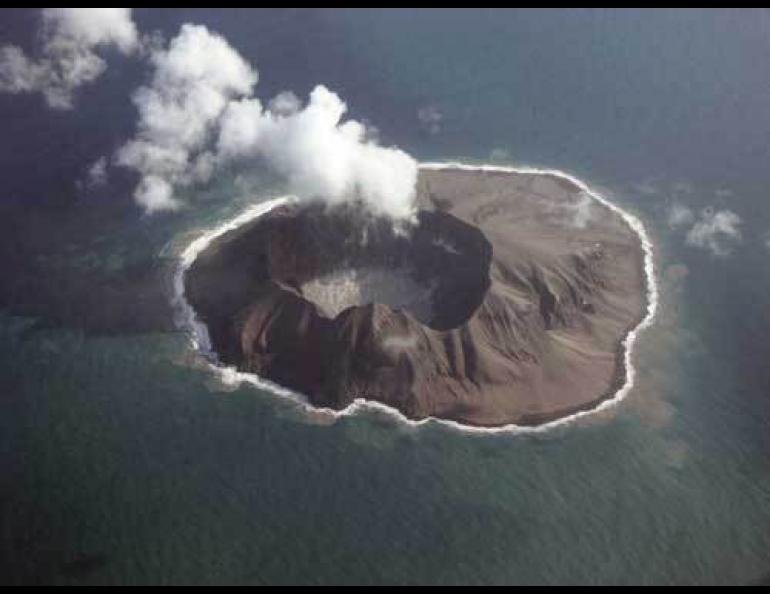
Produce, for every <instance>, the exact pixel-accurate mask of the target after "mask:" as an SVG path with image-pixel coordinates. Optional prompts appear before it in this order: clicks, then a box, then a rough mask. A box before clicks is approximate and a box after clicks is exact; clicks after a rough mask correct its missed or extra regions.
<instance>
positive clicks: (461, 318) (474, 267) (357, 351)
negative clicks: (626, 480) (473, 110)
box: [184, 169, 647, 426]
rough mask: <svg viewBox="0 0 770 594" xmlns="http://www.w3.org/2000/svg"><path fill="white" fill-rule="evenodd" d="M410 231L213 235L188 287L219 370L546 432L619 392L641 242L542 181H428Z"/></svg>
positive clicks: (289, 210) (640, 303)
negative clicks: (547, 427)
mask: <svg viewBox="0 0 770 594" xmlns="http://www.w3.org/2000/svg"><path fill="white" fill-rule="evenodd" d="M417 194H418V199H417V205H418V211H417V214H416V221H415V222H414V223H413V224H408V225H407V224H404V225H399V224H394V222H393V221H392V220H390V219H387V218H384V217H376V216H374V215H372V214H371V213H370V212H368V211H367V210H365V209H364V208H362V207H361V206H358V205H351V204H346V205H337V206H328V205H324V204H322V203H290V204H284V205H281V206H279V207H277V208H275V209H273V210H271V211H270V212H268V213H267V214H265V215H263V216H261V217H259V218H257V219H255V220H253V221H250V222H248V223H245V224H243V225H242V226H240V227H238V228H236V229H234V230H231V231H229V232H227V233H224V234H223V235H221V236H219V237H217V238H216V239H214V240H213V241H212V242H211V243H210V244H209V245H208V246H207V247H206V249H205V250H203V251H202V252H201V253H200V254H199V255H198V257H197V258H196V259H195V261H194V262H193V263H192V265H191V266H190V268H189V269H188V270H187V273H186V275H185V277H184V283H185V285H184V288H185V293H186V298H187V301H188V302H189V304H190V306H191V307H192V308H193V309H194V311H195V313H196V315H197V317H198V318H199V320H200V321H202V322H203V323H204V324H205V325H206V327H207V329H208V334H209V337H210V341H211V345H212V348H213V349H214V351H215V352H216V354H217V356H218V358H219V360H220V361H221V362H222V363H224V364H227V365H233V366H235V367H236V368H238V369H239V370H241V371H246V372H251V373H255V374H257V375H259V376H261V377H264V378H267V379H270V380H271V381H273V382H275V383H277V384H280V385H282V386H286V387H288V388H291V389H292V390H294V391H297V392H300V393H302V394H304V395H305V396H306V397H307V398H308V400H309V401H310V403H312V404H313V405H315V406H318V407H328V408H332V409H343V408H345V407H347V406H348V405H350V404H351V403H352V402H353V401H354V400H355V399H357V398H365V399H368V400H375V401H378V402H380V403H382V404H385V405H388V406H390V407H393V408H395V409H397V410H398V411H400V412H401V413H402V414H404V415H405V416H407V417H409V418H412V419H424V418H426V417H437V418H442V419H449V420H453V421H457V422H460V423H464V424H469V425H478V426H500V425H507V424H517V425H536V424H540V423H544V422H547V421H551V420H554V419H557V418H560V417H562V416H565V415H569V414H572V413H574V412H576V411H579V410H584V409H587V408H591V407H593V406H596V405H597V404H598V403H600V402H601V401H603V400H604V399H606V398H608V397H610V396H612V395H613V394H614V392H616V391H617V390H618V389H619V388H620V387H621V386H622V385H623V383H624V381H625V378H626V374H627V371H628V370H627V369H625V357H624V355H625V348H626V345H625V338H626V336H627V335H628V333H629V332H630V331H631V330H632V329H633V328H635V327H636V326H637V325H639V323H640V322H641V321H642V319H643V318H644V316H645V312H646V305H647V304H646V289H647V287H646V276H645V270H644V251H643V249H642V244H641V238H640V237H639V235H638V234H637V233H636V232H635V231H634V230H633V229H632V228H631V227H630V226H629V224H628V223H627V221H626V220H624V218H623V217H622V216H621V214H620V213H618V212H617V211H616V210H614V209H611V208H609V207H608V206H607V205H604V204H602V203H600V202H598V201H596V200H594V199H593V198H592V197H590V196H589V195H588V194H586V193H585V191H584V190H583V189H582V188H580V187H579V186H578V185H576V184H574V183H572V182H570V181H569V180H567V179H565V178H563V177H559V176H556V175H550V174H543V173H513V172H495V171H463V170H454V169H448V170H426V169H423V170H421V172H420V177H419V182H418V192H417Z"/></svg>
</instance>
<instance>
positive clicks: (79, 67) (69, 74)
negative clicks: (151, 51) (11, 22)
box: [0, 8, 139, 109]
mask: <svg viewBox="0 0 770 594" xmlns="http://www.w3.org/2000/svg"><path fill="white" fill-rule="evenodd" d="M138 45H139V42H138V35H137V31H136V27H135V25H134V23H133V21H132V20H131V9H130V8H45V9H43V11H42V30H41V47H40V52H39V53H40V55H39V57H37V58H34V57H30V56H28V55H27V54H25V53H24V51H23V50H22V49H21V48H19V47H17V46H14V45H6V46H3V47H1V48H0V92H6V93H34V92H39V93H42V94H43V97H44V98H45V100H46V102H47V103H48V105H49V106H50V107H52V108H55V109H71V108H72V102H73V94H74V92H75V91H76V90H77V88H78V87H80V86H81V85H84V84H86V83H89V82H91V81H93V80H95V79H96V78H98V77H99V76H100V75H101V74H102V72H104V70H105V68H106V64H105V62H104V60H103V59H102V58H101V57H100V56H99V55H98V54H97V53H96V50H97V49H98V48H103V47H114V48H116V49H117V50H118V51H120V52H122V53H124V54H129V53H131V52H134V51H135V50H136V49H137V48H138Z"/></svg>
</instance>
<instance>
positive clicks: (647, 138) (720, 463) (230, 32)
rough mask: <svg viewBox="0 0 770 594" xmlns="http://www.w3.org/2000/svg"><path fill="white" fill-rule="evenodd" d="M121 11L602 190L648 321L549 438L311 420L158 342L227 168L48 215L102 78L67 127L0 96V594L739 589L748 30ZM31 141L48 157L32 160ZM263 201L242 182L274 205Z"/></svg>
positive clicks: (443, 17) (631, 16)
mask: <svg viewBox="0 0 770 594" xmlns="http://www.w3.org/2000/svg"><path fill="white" fill-rule="evenodd" d="M10 18H11V17H6V19H7V20H8V23H6V22H4V23H3V26H4V27H5V29H4V34H5V35H10V34H11V33H9V32H8V31H9V30H10V28H11V24H9V23H10ZM13 18H14V19H17V20H18V22H19V23H20V25H19V27H20V29H21V30H23V26H24V24H25V23H26V22H27V21H26V20H25V18H26V17H25V16H24V14H23V13H20V14H19V15H15V14H14V15H13ZM138 18H139V19H140V20H141V21H142V22H143V23H144V25H145V26H147V27H149V26H151V25H152V26H159V27H164V28H166V29H167V30H168V31H169V32H172V31H174V30H175V28H176V26H177V25H178V23H179V22H182V21H184V20H196V21H197V22H204V23H207V24H209V25H210V26H211V27H212V28H215V29H217V30H219V31H220V32H222V33H224V34H225V35H226V36H227V37H228V38H229V39H230V40H231V42H232V43H233V44H234V45H235V46H236V47H238V49H239V50H240V51H242V52H243V53H244V55H246V56H248V57H249V58H251V59H253V60H254V61H255V62H256V63H257V64H258V65H259V67H260V70H261V75H262V81H261V83H260V84H261V85H263V88H264V94H265V95H268V96H269V95H270V94H272V92H273V91H277V90H279V89H283V88H294V89H295V90H297V91H298V92H304V91H306V90H307V89H308V88H310V86H311V85H312V84H314V83H315V82H325V83H327V84H328V85H329V86H331V87H332V88H336V89H338V90H340V92H341V93H342V94H343V95H344V96H345V97H346V98H347V99H348V100H349V101H350V104H351V106H352V108H353V112H354V113H355V115H357V116H359V117H366V118H368V119H369V120H371V121H372V122H373V123H374V124H376V125H377V126H378V127H379V128H380V131H381V134H382V136H383V138H384V139H385V141H387V142H396V143H398V144H399V145H401V146H403V147H404V148H406V149H407V150H409V151H411V152H412V153H414V154H415V155H416V156H418V157H420V158H421V159H429V158H431V159H433V158H453V157H463V158H468V159H474V160H482V161H484V160H489V159H494V160H497V161H499V162H509V161H510V162H515V163H525V164H533V165H542V166H550V167H557V168H561V169H565V170H567V171H570V172H574V173H575V174H576V175H578V176H579V177H581V178H582V179H585V180H586V181H588V182H590V183H592V184H594V185H595V186H598V187H601V188H602V189H604V190H605V193H606V194H607V195H608V196H610V197H612V198H613V199H615V200H616V201H617V202H618V203H619V204H622V205H623V206H624V207H626V208H628V209H629V210H631V211H632V212H635V213H637V214H638V215H639V216H640V217H641V218H642V219H643V220H644V222H645V224H646V225H647V227H648V229H649V231H650V233H651V236H652V238H653V240H654V242H655V245H656V253H657V266H658V270H659V277H660V288H661V298H662V301H661V310H660V316H659V319H658V321H657V323H656V325H655V327H654V328H652V329H651V330H649V331H648V332H647V333H645V334H644V335H643V336H642V338H641V339H640V342H639V345H638V347H639V348H638V357H637V363H638V371H639V378H638V380H639V381H638V386H637V388H636V389H635V390H634V391H633V393H632V394H631V395H630V396H629V398H628V399H627V400H626V401H625V402H624V403H623V404H622V405H620V406H619V407H617V408H616V409H614V410H613V411H611V412H610V413H606V414H602V415H600V416H598V417H596V418H593V419H591V420H590V421H587V422H582V423H580V424H578V425H576V426H572V427H567V428H562V429H558V430H555V431H553V432H550V433H547V434H543V435H536V436H531V435H530V436H514V435H467V434H463V433H459V432H456V431H453V430H451V429H447V428H445V427H440V426H426V427H422V428H418V429H415V428H410V427H407V426H404V425H401V424H399V423H397V422H395V421H393V420H392V419H390V418H388V417H383V416H381V415H377V414H365V415H361V416H354V417H349V418H344V419H340V420H338V421H337V422H335V423H333V424H329V423H328V422H325V421H324V420H323V419H317V418H313V417H312V416H308V415H306V414H302V413H301V412H299V411H298V410H296V409H295V408H294V407H293V406H292V405H291V404H290V403H287V402H285V401H281V400H280V399H277V398H275V397H274V396H272V395H270V394H268V393H263V392H260V391H258V390H256V389H254V388H252V387H248V386H241V387H233V386H227V385H223V384H222V383H221V382H220V381H219V380H218V379H217V378H216V377H215V376H214V375H213V374H211V373H210V372H209V371H208V370H207V369H205V367H204V366H202V365H201V364H200V361H199V360H197V359H196V357H195V356H194V354H193V353H192V352H191V350H190V347H189V343H188V340H187V337H185V336H184V335H183V334H181V333H179V332H178V331H176V330H175V329H174V325H173V323H172V320H171V316H172V312H171V310H170V308H168V306H167V294H168V288H169V287H168V273H169V270H170V266H171V264H172V261H173V255H174V254H175V253H176V252H177V251H178V249H179V247H180V246H182V245H184V243H185V242H186V241H187V240H189V238H190V237H191V233H193V232H194V231H195V230H196V229H199V228H201V227H205V226H208V225H210V224H212V223H213V222H215V221H217V220H221V219H222V218H224V217H227V216H231V215H232V214H233V213H235V212H238V210H239V209H240V208H242V207H243V206H244V205H245V204H247V203H248V202H249V201H250V200H251V199H252V198H250V196H251V195H252V194H248V193H243V192H242V188H243V187H244V180H242V179H240V180H238V179H234V178H232V177H230V176H223V177H222V178H220V179H219V180H218V181H217V182H216V183H215V184H214V185H213V186H212V187H211V188H208V189H207V190H205V191H203V192H201V193H199V194H198V195H196V196H193V197H192V200H194V201H195V203H196V208H194V209H189V210H188V211H186V212H183V213H180V214H179V215H176V216H162V217H156V218H151V219H149V218H142V217H141V216H140V215H139V213H138V212H136V211H135V210H133V209H132V207H131V206H130V205H129V202H128V199H127V197H126V196H125V195H124V194H125V192H123V193H121V191H120V189H119V188H118V189H117V190H116V189H114V188H113V190H112V191H113V194H112V195H107V196H92V197H89V198H85V199H83V198H81V199H75V196H76V195H77V194H76V192H75V191H74V190H73V189H72V188H71V182H70V181H68V180H70V179H74V178H75V177H76V173H77V171H78V167H79V165H78V163H79V162H78V161H77V159H79V158H80V159H81V160H82V162H83V163H88V162H90V160H91V158H92V157H93V155H95V154H98V153H99V152H100V151H104V150H107V147H109V146H110V143H111V142H114V138H119V137H120V134H122V133H124V131H125V130H126V129H128V130H130V121H131V120H130V113H131V112H130V105H128V104H127V102H126V105H123V104H122V103H121V101H123V99H122V97H123V96H122V95H121V93H120V92H119V89H120V85H121V84H122V83H123V81H122V80H120V77H118V75H110V76H114V78H110V79H108V80H107V81H106V82H107V83H109V84H110V85H111V87H110V89H102V90H98V89H97V90H94V91H93V95H87V96H86V97H84V98H83V100H84V102H85V106H86V107H93V110H92V111H91V112H90V115H72V116H66V117H65V116H56V117H55V118H52V116H46V115H41V114H40V112H41V110H42V107H41V106H40V105H30V106H27V107H24V108H23V109H22V107H19V106H18V105H17V104H15V103H13V101H12V100H11V99H8V98H6V97H4V98H2V101H3V106H4V107H7V109H8V110H10V111H9V112H8V113H13V115H14V118H13V120H10V119H9V124H8V133H7V137H8V138H12V139H14V142H11V141H10V140H8V138H6V139H5V140H3V147H2V151H3V156H4V160H3V162H4V163H5V165H4V166H3V170H4V174H5V175H6V179H8V182H7V187H6V199H5V200H6V202H5V203H4V205H3V214H4V215H6V216H4V217H3V219H2V220H3V231H4V233H3V241H2V243H0V249H2V253H3V255H4V256H5V258H4V260H5V261H6V262H7V264H6V267H7V268H8V270H7V271H6V274H5V276H4V280H5V283H4V287H3V291H2V293H1V294H2V297H3V306H4V308H3V314H2V316H0V386H2V400H0V402H1V404H0V407H2V409H1V412H0V463H2V469H3V472H2V473H1V474H0V484H1V485H2V490H1V491H2V499H1V500H0V514H1V515H0V519H1V522H0V547H1V549H0V550H1V551H2V555H0V572H1V573H0V575H1V576H2V581H3V582H6V583H57V584H105V583H107V584H116V583H121V584H156V583H164V584H177V583H211V584H215V583H216V584H218V583H230V584H251V583H255V584H259V583H323V584H329V583H442V584H444V583H446V584H456V583H495V584H531V583H534V584H558V583H579V584H637V583H645V584H661V583H676V584H692V583H698V584H714V583H755V582H758V581H761V580H763V579H766V577H765V576H767V575H768V574H770V553H768V551H770V504H769V502H770V463H768V452H769V451H770V449H769V447H770V431H769V430H768V429H769V428H770V427H769V425H770V401H768V398H767V395H768V391H769V390H770V373H769V372H768V370H767V369H766V364H765V359H766V356H765V354H766V353H767V348H768V347H767V340H766V328H767V324H768V322H769V321H770V316H768V313H767V312H768V308H767V294H768V289H769V288H770V274H769V273H768V271H767V265H766V257H767V250H766V248H765V246H764V239H763V234H764V233H765V231H767V229H770V212H768V211H769V209H770V206H768V201H767V188H768V187H770V176H768V173H767V167H766V164H767V160H768V155H767V149H766V130H768V129H770V102H768V101H767V100H766V98H767V96H768V95H767V93H768V91H770V89H769V88H768V86H770V83H769V82H768V79H767V77H766V75H765V74H764V73H763V72H761V70H760V69H759V68H758V67H757V65H758V61H757V60H758V58H759V57H761V56H766V55H770V35H768V33H770V32H769V31H768V28H767V25H766V23H767V13H764V12H749V13H738V12H659V13H647V12H645V13H634V12H602V11H599V12H568V13H563V12H534V13H520V12H506V13H485V12H472V13H455V12H447V13H425V12H416V13H412V12H409V13H405V12H387V13H382V12H345V13H339V12H332V13H329V12H312V13H295V12H291V11H279V12H275V13H251V12H249V13H207V12H197V11H193V12H190V13H160V12H158V13H139V15H138ZM14 22H15V21H14ZM125 76H126V77H127V79H130V77H131V76H132V74H131V73H130V72H129V73H127V74H125ZM126 84H127V83H126ZM108 99H114V101H112V102H111V101H109V100H108ZM121 105H123V106H122V107H121ZM425 106H434V107H435V108H436V109H437V110H439V111H440V113H442V116H443V117H442V119H441V122H440V126H439V130H437V131H435V132H431V131H430V130H427V129H425V128H421V127H420V123H419V121H418V118H417V112H418V110H419V109H420V108H422V107H425ZM24 110H26V111H24ZM46 118H51V119H50V120H48V119H46ZM67 118H70V119H67ZM95 122H105V124H104V126H99V125H97V124H96V123H95ZM38 127H41V128H45V130H39V131H38V130H37V128H38ZM105 128H106V130H105ZM54 132H56V134H54ZM111 135H115V136H114V138H113V136H111ZM56 143H58V145H59V148H58V149H57V147H53V146H52V145H53V144H56ZM11 145H12V146H11ZM61 147H63V149H62V148H61ZM12 149H13V150H12ZM64 149H66V150H64ZM49 153H54V154H60V155H63V154H67V155H69V156H68V157H67V158H64V157H62V158H61V159H60V161H63V162H64V164H62V163H60V162H59V161H57V163H59V164H58V165H57V166H58V167H59V169H56V170H52V168H53V167H54V165H52V164H50V163H49V162H51V161H54V159H50V158H42V159H41V158H40V156H41V155H48V154H49ZM68 159H71V160H72V161H73V162H72V163H70V164H69V165H68V164H67V163H68ZM31 162H34V163H37V165H36V167H37V170H36V173H34V174H33V173H31V172H30V167H31V166H30V165H29V163H31ZM25 163H26V166H25ZM68 184H69V185H68ZM262 185H263V186H265V187H262V188H261V189H258V190H253V192H254V193H255V194H256V195H258V196H266V195H269V194H270V193H271V192H275V191H278V190H279V189H280V188H275V187H273V186H272V184H269V183H268V182H267V181H263V182H262ZM29 188H34V192H33V191H32V190H30V189H29ZM25 192H29V193H28V194H27V193H25ZM233 196H235V197H236V198H235V199H234V198H233ZM674 200H677V201H680V202H683V203H686V204H688V205H689V206H691V207H692V208H694V209H696V210H697V209H700V208H701V207H705V206H707V205H713V206H716V207H718V208H730V209H731V210H734V211H735V212H737V213H738V214H739V215H740V216H741V217H742V218H743V219H744V223H743V229H742V230H743V241H742V243H740V244H739V245H738V246H737V247H736V248H735V250H734V252H733V253H732V255H730V256H729V257H727V258H714V257H713V256H711V255H710V254H708V253H706V252H705V251H702V250H697V249H694V248H692V247H690V246H687V245H686V244H685V243H684V242H683V240H682V235H681V233H678V232H676V231H674V230H671V229H670V228H669V227H668V226H667V224H666V220H665V219H666V209H667V207H668V206H669V205H670V204H671V203H672V202H673V201H674ZM11 256H13V258H11ZM16 261H21V262H22V263H23V265H16V264H15V262H16ZM685 272H686V274H685ZM40 279H42V280H40Z"/></svg>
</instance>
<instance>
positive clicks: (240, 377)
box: [171, 161, 658, 434]
mask: <svg viewBox="0 0 770 594" xmlns="http://www.w3.org/2000/svg"><path fill="white" fill-rule="evenodd" d="M419 166H420V169H424V170H433V171H440V170H447V169H449V170H452V169H454V170H462V171H486V172H497V173H519V174H529V175H544V176H551V177H556V178H558V179H561V180H564V181H567V182H569V183H571V184H573V185H574V186H576V187H577V188H578V189H579V190H580V191H582V192H584V193H585V194H586V195H588V196H589V197H590V198H592V199H594V200H596V201H597V202H599V203H600V204H602V205H603V206H606V207H607V208H609V209H610V210H611V211H613V212H615V213H616V214H618V215H619V216H620V217H621V218H622V219H623V221H624V222H625V223H626V224H627V225H628V226H629V228H630V229H631V230H632V231H633V232H634V233H636V235H637V236H638V237H639V241H640V244H641V248H642V256H643V268H644V274H645V278H646V293H645V297H646V308H645V315H644V316H643V317H642V319H641V320H640V321H639V322H638V323H637V324H636V325H635V326H633V327H632V328H631V329H630V330H629V331H628V333H627V334H626V336H625V338H623V340H622V341H621V342H620V346H619V352H618V355H619V358H622V363H623V365H622V368H623V369H622V370H621V371H620V372H619V373H618V375H619V376H620V375H621V373H622V375H623V376H624V377H623V383H622V385H621V386H620V387H619V388H618V389H617V390H612V391H610V392H609V393H608V394H605V395H601V396H599V397H598V398H597V399H596V400H594V401H592V402H591V403H588V404H586V405H582V406H580V407H579V408H578V409H577V410H574V411H573V412H569V413H566V414H561V415H559V416H558V417H556V418H554V419H546V420H544V421H543V422H541V423H538V424H531V425H530V424H507V425H497V426H480V425H472V424H468V423H460V422H458V421H453V420H451V419H442V418H438V417H426V418H424V419H419V420H418V419H410V418H409V417H407V416H406V415H404V414H403V413H401V411H399V410H397V409H395V408H392V407H390V406H387V405H385V404H382V403H380V402H377V401H374V400H366V399H364V398H357V399H355V400H354V401H353V402H352V403H351V404H350V405H348V406H347V407H345V408H343V409H341V410H335V409H330V408H320V407H316V406H314V405H312V404H310V403H309V402H308V401H307V399H306V398H305V397H304V396H303V395H301V394H299V393H296V392H294V391H292V390H289V389H288V388H284V387H283V386H280V385H278V384H275V383H274V382H271V381H269V380H266V379H263V378H261V377H259V376H257V375H255V374H252V373H246V372H242V371H237V370H236V369H235V368H233V367H224V366H222V365H220V364H219V363H218V361H217V355H216V353H214V352H213V351H212V349H211V344H210V341H209V337H208V330H207V328H206V326H205V324H203V323H202V322H200V321H199V320H198V319H197V316H196V313H195V311H194V310H193V308H192V306H191V305H190V304H189V303H188V302H187V299H186V297H185V287H184V278H185V273H186V272H187V270H188V269H189V267H190V266H191V265H192V264H193V262H194V261H195V259H196V258H197V257H198V255H199V254H200V253H201V252H202V251H203V250H205V249H206V248H207V247H208V246H209V245H210V244H211V242H212V241H214V240H215V239H217V238H218V237H221V236H222V235H224V234H225V233H228V232H229V231H232V230H234V229H236V228H238V227H239V226H241V225H243V224H246V223H248V222H250V221H253V220H255V219H257V218H259V217H262V216H264V215H266V214H267V213H269V212H270V211H272V210H273V209H275V208H277V207H279V206H282V205H285V204H290V203H292V202H295V201H296V200H297V199H296V198H295V197H293V196H280V197H276V198H273V199H270V200H267V201H265V202H263V203H260V204H258V205H255V206H252V207H250V208H248V209H246V210H245V211H244V212H242V213H241V214H239V215H237V216H236V217H234V218H232V219H229V220H228V221H225V222H224V223H222V224H221V225H219V226H217V227H215V228H213V229H208V230H205V231H203V232H202V234H201V235H199V236H198V237H197V238H196V239H194V240H193V241H191V242H190V243H189V244H188V245H187V246H186V247H185V249H184V250H182V252H181V254H180V255H179V257H178V259H177V265H176V267H175V268H174V270H173V295H172V296H171V305H172V307H173V309H174V311H175V314H176V315H175V323H176V324H177V326H178V327H180V328H182V329H184V330H186V331H187V332H188V333H189V334H190V338H191V345H192V346H193V348H194V349H195V350H196V351H197V352H198V353H200V354H202V355H203V356H204V358H205V359H206V360H207V363H208V365H209V366H210V367H211V368H212V370H213V371H214V372H215V373H218V374H219V376H220V379H222V381H223V382H225V383H242V382H245V383H249V384H251V385H253V386H255V387H258V388H260V389H264V390H268V391H270V392H271V393H273V394H274V395H276V396H280V397H284V398H288V399H290V400H292V401H293V402H294V403H296V404H299V405H300V406H303V407H305V409H306V410H308V411H309V412H313V413H316V414H324V415H330V416H332V417H334V418H340V417H345V416H352V415H355V414H357V413H359V412H361V411H365V410H376V411H379V412H385V413H387V414H388V415H390V416H392V417H393V418H395V419H397V420H399V421H401V422H404V423H406V424H407V425H409V426H412V427H418V426H421V425H425V424H428V423H431V422H433V423H440V424H442V425H444V426H447V427H450V428H453V429H457V430H461V431H465V432H473V433H519V434H520V433H542V432H545V431H548V430H550V429H555V428H557V427H562V426H566V425H569V424H572V423H574V422H575V421H577V420H579V419H582V418H584V417H586V416H588V415H591V414H594V413H598V412H601V411H604V410H607V409H609V408H611V407H613V406H615V405H616V404H618V403H619V402H621V401H622V400H623V399H624V398H625V396H626V395H627V394H628V393H629V392H630V391H631V389H632V388H633V387H634V385H635V379H636V369H635V367H634V365H633V360H632V359H633V349H634V345H635V344H636V341H637V339H638V336H639V333H640V332H642V331H643V330H645V329H646V328H648V327H649V326H651V325H652V322H653V320H654V318H655V314H656V312H657V308H658V286H657V282H656V280H655V267H654V257H653V246H652V242H651V240H650V239H649V236H648V235H647V232H646V230H645V228H644V225H643V224H642V222H641V220H640V219H639V218H637V217H636V216H635V215H633V214H631V213H628V212H626V211H625V210H623V209H622V208H620V207H619V206H617V205H616V204H614V203H613V202H611V201H610V200H608V199H606V198H605V197H604V196H602V195H601V194H599V193H598V192H596V191H594V190H592V189H591V188H590V187H589V186H588V184H586V183H585V182H583V181H582V180H580V179H578V178H577V177H575V176H573V175H570V174H569V173H566V172H564V171H560V170H558V169H545V168H536V167H506V166H498V165H484V164H481V165H472V164H467V163H462V162H456V161H449V162H426V163H420V165H419ZM621 353H622V355H621ZM618 381H620V378H618Z"/></svg>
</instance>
